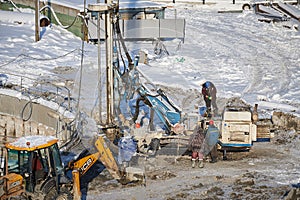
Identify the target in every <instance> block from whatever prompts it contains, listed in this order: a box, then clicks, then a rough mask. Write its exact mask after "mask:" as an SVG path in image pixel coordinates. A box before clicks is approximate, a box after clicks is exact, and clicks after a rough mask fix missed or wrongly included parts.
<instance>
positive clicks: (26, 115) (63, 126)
mask: <svg viewBox="0 0 300 200" xmlns="http://www.w3.org/2000/svg"><path fill="white" fill-rule="evenodd" d="M51 103H53V102H51ZM49 104H50V102H49ZM0 105H1V106H0V138H7V139H13V138H16V137H20V136H26V135H53V136H55V137H58V138H59V139H60V142H61V143H64V142H66V141H68V140H69V139H70V135H71V133H70V130H67V125H68V123H69V122H71V121H72V120H73V118H68V117H65V116H62V115H61V114H60V113H58V112H57V111H56V110H53V108H50V107H47V106H46V105H41V104H38V103H36V102H34V101H32V102H31V101H29V100H25V99H19V98H18V97H14V96H10V95H6V94H0Z"/></svg>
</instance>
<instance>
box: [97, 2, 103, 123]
mask: <svg viewBox="0 0 300 200" xmlns="http://www.w3.org/2000/svg"><path fill="white" fill-rule="evenodd" d="M97 3H100V1H99V0H97ZM100 16H101V14H100V12H98V19H97V38H98V101H99V102H98V103H99V104H98V105H99V123H100V124H102V114H101V113H102V79H101V76H102V72H101V43H100V40H101V38H100V30H101V27H100Z"/></svg>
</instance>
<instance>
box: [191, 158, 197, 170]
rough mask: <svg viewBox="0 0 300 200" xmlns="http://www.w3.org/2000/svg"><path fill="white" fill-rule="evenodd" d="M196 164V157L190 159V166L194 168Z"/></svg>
mask: <svg viewBox="0 0 300 200" xmlns="http://www.w3.org/2000/svg"><path fill="white" fill-rule="evenodd" d="M195 166H196V159H192V168H195Z"/></svg>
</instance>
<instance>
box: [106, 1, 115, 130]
mask: <svg viewBox="0 0 300 200" xmlns="http://www.w3.org/2000/svg"><path fill="white" fill-rule="evenodd" d="M105 3H106V4H107V5H109V6H111V5H112V0H106V1H105ZM105 30H106V36H105V37H106V38H105V44H106V89H107V91H106V92H107V96H106V98H107V100H106V103H107V105H106V106H107V119H106V122H107V124H112V123H113V119H114V116H113V115H114V77H113V65H112V60H113V32H112V31H113V27H112V10H111V9H110V10H108V11H106V14H105Z"/></svg>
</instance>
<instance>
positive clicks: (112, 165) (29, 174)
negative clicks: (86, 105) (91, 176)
mask: <svg viewBox="0 0 300 200" xmlns="http://www.w3.org/2000/svg"><path fill="white" fill-rule="evenodd" d="M104 137H105V136H103V135H99V136H97V138H96V139H95V149H96V150H95V153H92V154H90V155H87V156H84V157H81V158H79V159H77V160H75V161H70V162H69V163H68V166H67V167H63V164H62V158H61V153H60V151H59V148H58V139H57V138H55V137H52V136H25V137H21V138H18V139H17V140H16V141H14V142H10V143H7V144H5V147H6V148H5V149H6V159H5V175H4V176H2V177H1V178H0V186H1V187H0V200H5V199H11V198H18V199H32V200H34V199H36V200H37V199H39V200H40V199H44V200H52V199H66V200H67V199H74V200H79V199H81V190H80V189H81V188H80V181H81V177H82V176H83V175H84V174H85V173H86V172H88V171H89V169H91V167H92V166H93V165H94V164H95V163H96V162H97V161H100V162H101V163H102V164H103V165H104V166H105V167H106V168H107V170H108V171H109V172H110V174H111V175H112V177H113V178H115V179H117V180H118V181H120V182H121V183H122V184H124V183H128V182H132V181H143V178H144V176H143V174H139V175H138V176H132V177H131V178H130V176H128V177H126V173H124V172H121V171H120V170H119V166H118V164H117V163H116V161H115V159H114V156H113V154H112V152H111V151H110V149H109V148H108V146H107V143H106V142H105V140H104ZM66 169H68V170H71V171H72V179H71V180H70V179H68V178H67V177H66V175H65V172H66Z"/></svg>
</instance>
